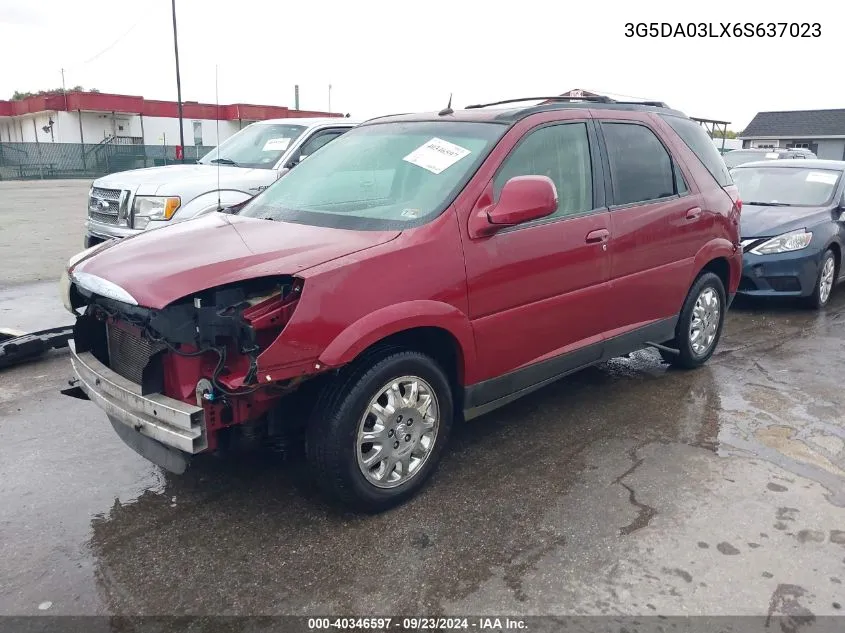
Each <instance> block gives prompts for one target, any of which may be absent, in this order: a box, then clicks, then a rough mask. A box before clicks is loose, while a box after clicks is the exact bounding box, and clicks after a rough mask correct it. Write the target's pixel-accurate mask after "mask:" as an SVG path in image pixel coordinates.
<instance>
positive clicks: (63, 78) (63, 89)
mask: <svg viewBox="0 0 845 633" xmlns="http://www.w3.org/2000/svg"><path fill="white" fill-rule="evenodd" d="M62 95H63V96H64V98H65V112H67V90H65V69H64V68H62Z"/></svg>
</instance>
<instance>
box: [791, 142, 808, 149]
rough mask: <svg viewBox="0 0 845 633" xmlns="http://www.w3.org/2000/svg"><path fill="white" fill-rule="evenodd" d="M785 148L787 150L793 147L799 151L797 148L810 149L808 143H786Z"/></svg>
mask: <svg viewBox="0 0 845 633" xmlns="http://www.w3.org/2000/svg"><path fill="white" fill-rule="evenodd" d="M786 147H787V149H789V148H791V147H794V148H796V149H799V148H803V149H810V144H809V143H787V144H786Z"/></svg>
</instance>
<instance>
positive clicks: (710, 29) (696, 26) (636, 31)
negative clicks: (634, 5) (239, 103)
mask: <svg viewBox="0 0 845 633" xmlns="http://www.w3.org/2000/svg"><path fill="white" fill-rule="evenodd" d="M821 36H822V25H821V24H820V23H818V22H756V23H755V22H744V23H740V22H719V23H718V24H716V23H714V22H686V23H684V22H627V23H626V24H625V37H701V38H709V37H713V38H720V37H735V38H753V37H762V38H765V37H773V38H780V37H821Z"/></svg>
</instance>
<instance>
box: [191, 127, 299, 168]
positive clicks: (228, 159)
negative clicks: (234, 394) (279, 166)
mask: <svg viewBox="0 0 845 633" xmlns="http://www.w3.org/2000/svg"><path fill="white" fill-rule="evenodd" d="M304 131H305V126H303V125H287V124H283V123H253V124H252V125H249V126H247V127H245V128H244V129H242V130H241V131H240V132H238V133H237V134H234V135H233V136H230V137H229V138H227V139H226V140H225V141H223V142H222V143H221V144H220V146H219V147H217V148H215V149H213V150H211V151H210V152H209V153H208V154H206V155H205V156H203V157H202V158H201V159H200V160H199V162H200V163H201V164H203V165H217V164H220V165H230V166H233V167H253V168H258V169H273V167H274V166H275V165H276V163H277V162H279V159H280V158H281V157H282V154H284V152H285V150H287V148H288V147H290V145H291V144H292V143H293V142H294V141H295V140H296V139H297V138H299V135H300V134H302V133H303V132H304Z"/></svg>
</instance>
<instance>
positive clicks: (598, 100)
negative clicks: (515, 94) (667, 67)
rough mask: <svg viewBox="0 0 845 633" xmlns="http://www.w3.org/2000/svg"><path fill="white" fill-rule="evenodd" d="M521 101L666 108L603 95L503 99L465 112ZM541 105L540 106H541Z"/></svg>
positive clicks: (482, 104)
mask: <svg viewBox="0 0 845 633" xmlns="http://www.w3.org/2000/svg"><path fill="white" fill-rule="evenodd" d="M523 101H563V102H567V103H569V102H573V101H588V102H593V103H618V104H622V105H644V106H654V107H656V108H668V107H669V106H667V105H666V104H665V103H663V102H662V101H617V100H615V99H611V98H610V97H605V96H603V95H596V96H583V97H562V96H559V95H558V96H556V97H522V98H520V99H505V100H504V101H493V102H492V103H476V104H473V105H468V106H467V107H466V108H465V109H466V110H475V109H478V108H487V107H490V106H497V105H506V104H508V103H521V102H523ZM541 105H542V104H541Z"/></svg>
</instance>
